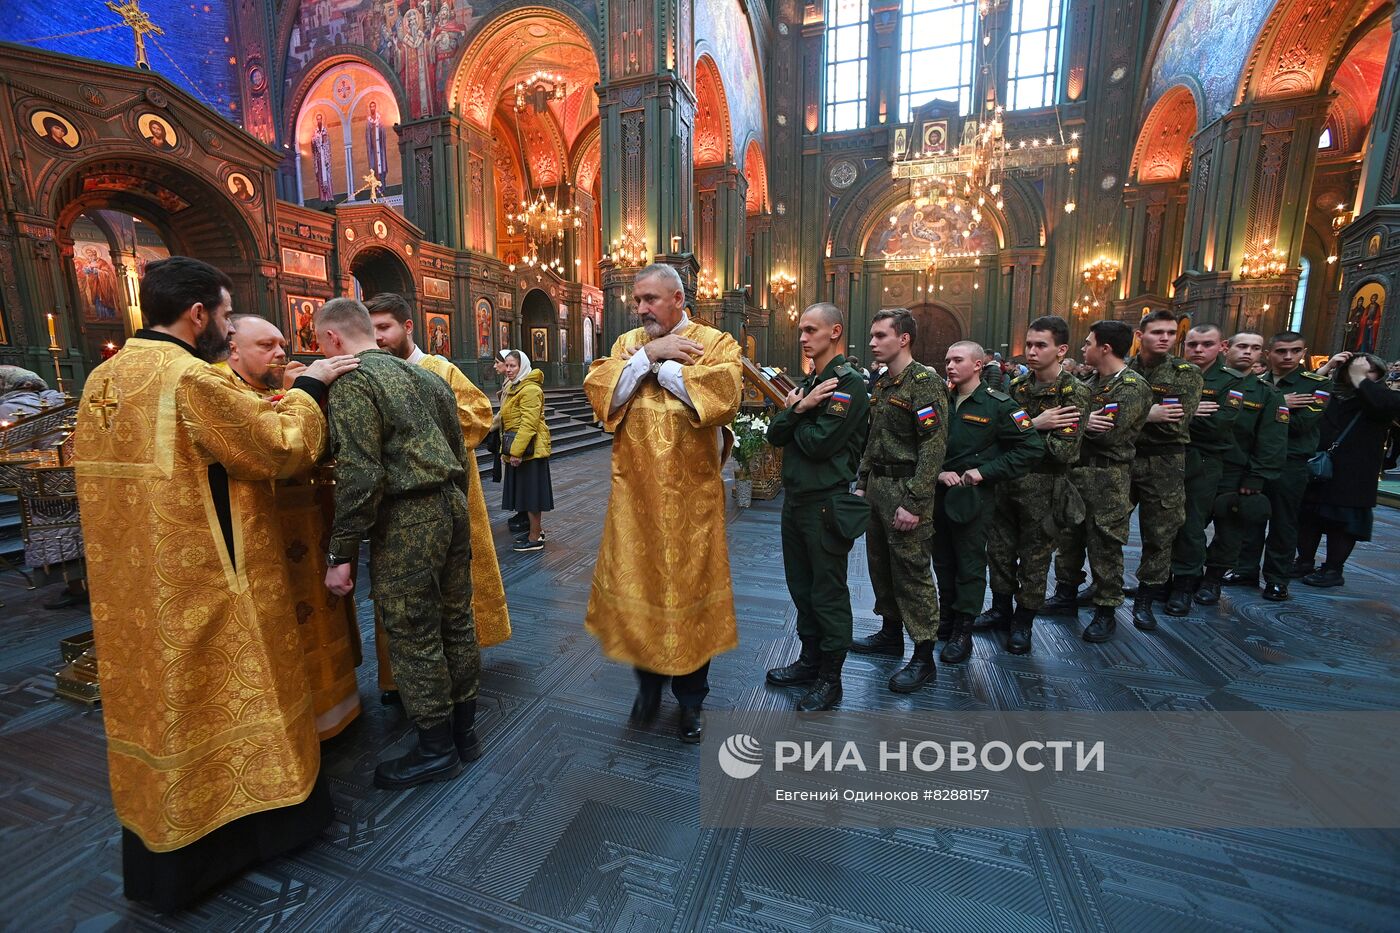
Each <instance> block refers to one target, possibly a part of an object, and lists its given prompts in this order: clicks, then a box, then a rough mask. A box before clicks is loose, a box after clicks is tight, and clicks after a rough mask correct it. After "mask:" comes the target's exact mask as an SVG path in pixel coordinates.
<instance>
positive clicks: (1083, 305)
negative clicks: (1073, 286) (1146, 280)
mask: <svg viewBox="0 0 1400 933" xmlns="http://www.w3.org/2000/svg"><path fill="white" fill-rule="evenodd" d="M1118 272H1119V265H1118V263H1117V262H1116V261H1115V260H1112V259H1109V258H1108V257H1107V256H1099V257H1097V258H1095V259H1094V261H1093V262H1091V263H1089V264H1088V265H1086V266H1085V267H1084V269H1083V270H1082V273H1081V274H1082V275H1083V279H1084V293H1083V294H1082V295H1080V296H1079V297H1078V298H1076V299H1074V301H1073V302H1072V303H1071V304H1070V309H1071V310H1072V311H1073V312H1074V314H1076V315H1078V316H1080V317H1084V316H1087V315H1088V314H1090V313H1093V314H1098V313H1099V312H1101V311H1103V309H1104V306H1105V304H1106V302H1107V300H1108V299H1107V295H1108V290H1109V288H1110V287H1111V286H1112V285H1113V283H1114V282H1115V281H1116V280H1117V279H1118Z"/></svg>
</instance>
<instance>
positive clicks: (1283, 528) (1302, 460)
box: [1224, 330, 1332, 602]
mask: <svg viewBox="0 0 1400 933" xmlns="http://www.w3.org/2000/svg"><path fill="white" fill-rule="evenodd" d="M1307 349H1308V345H1307V341H1305V340H1304V339H1303V335H1302V334H1300V333H1298V332H1297V331H1291V330H1286V331H1283V332H1282V333H1279V334H1275V335H1274V337H1273V339H1272V340H1270V341H1269V374H1268V375H1266V376H1265V377H1264V381H1265V382H1267V383H1268V384H1269V385H1271V386H1273V388H1274V389H1276V390H1277V391H1278V392H1281V393H1282V394H1283V404H1282V405H1281V406H1280V407H1278V408H1277V409H1275V414H1274V417H1275V419H1276V420H1278V421H1282V422H1283V423H1285V424H1287V425H1288V454H1287V456H1286V457H1285V458H1284V462H1283V467H1282V468H1281V469H1280V470H1279V475H1278V478H1277V479H1274V480H1270V481H1269V482H1268V483H1265V484H1264V494H1265V495H1266V496H1268V497H1269V530H1268V538H1267V544H1266V541H1265V537H1264V533H1263V529H1262V528H1258V529H1256V531H1255V533H1254V536H1253V537H1252V538H1250V539H1249V540H1248V541H1246V542H1245V545H1244V548H1243V550H1242V554H1241V556H1240V561H1239V564H1238V565H1237V566H1236V568H1235V571H1234V573H1233V575H1232V574H1226V575H1225V579H1224V583H1225V585H1226V586H1238V585H1248V586H1253V585H1255V584H1256V582H1257V581H1258V568H1259V556H1260V552H1263V557H1264V598H1265V599H1267V600H1271V601H1272V602H1283V601H1284V600H1286V599H1287V598H1288V581H1289V579H1290V578H1291V577H1293V576H1300V577H1301V576H1305V575H1306V574H1309V573H1311V572H1312V568H1311V567H1310V566H1308V565H1306V564H1299V563H1298V562H1297V560H1296V556H1297V548H1298V511H1299V509H1300V508H1301V507H1302V504H1303V493H1304V492H1305V491H1306V490H1307V488H1308V460H1309V458H1311V457H1312V455H1313V454H1315V453H1317V438H1318V422H1320V421H1321V420H1322V409H1323V408H1325V407H1326V406H1327V400H1328V399H1329V398H1331V397H1332V382H1331V380H1329V379H1328V378H1327V377H1326V376H1319V375H1318V374H1317V373H1314V372H1309V371H1307V370H1305V369H1303V360H1304V359H1305V358H1306V355H1307Z"/></svg>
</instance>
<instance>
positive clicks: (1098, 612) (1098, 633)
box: [1084, 606, 1118, 645]
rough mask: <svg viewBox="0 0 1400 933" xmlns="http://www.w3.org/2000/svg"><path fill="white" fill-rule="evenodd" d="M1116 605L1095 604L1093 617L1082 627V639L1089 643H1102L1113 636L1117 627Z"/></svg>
mask: <svg viewBox="0 0 1400 933" xmlns="http://www.w3.org/2000/svg"><path fill="white" fill-rule="evenodd" d="M1116 611H1117V607H1116V606H1095V607H1094V617H1093V618H1092V619H1090V620H1089V624H1088V625H1087V626H1086V627H1085V628H1084V640H1085V641H1087V642H1089V643H1090V644H1095V645H1098V644H1102V643H1103V642H1106V641H1108V640H1109V639H1110V638H1112V637H1113V633H1114V632H1115V631H1116V630H1117V629H1118V617H1117V614H1116Z"/></svg>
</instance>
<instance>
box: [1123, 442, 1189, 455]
mask: <svg viewBox="0 0 1400 933" xmlns="http://www.w3.org/2000/svg"><path fill="white" fill-rule="evenodd" d="M1185 452H1186V445H1185V444H1171V445H1169V446H1166V447H1139V448H1138V449H1137V452H1136V453H1135V454H1134V457H1135V458H1136V457H1166V456H1168V455H1170V454H1183V453H1185Z"/></svg>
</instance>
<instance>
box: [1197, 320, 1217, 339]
mask: <svg viewBox="0 0 1400 933" xmlns="http://www.w3.org/2000/svg"><path fill="white" fill-rule="evenodd" d="M1191 330H1192V331H1194V332H1196V333H1198V334H1209V333H1212V332H1214V333H1217V334H1219V335H1220V336H1221V337H1224V336H1225V331H1223V330H1221V329H1220V325H1219V324H1217V323H1215V322H1214V321H1202V322H1201V323H1199V324H1192V325H1191Z"/></svg>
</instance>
